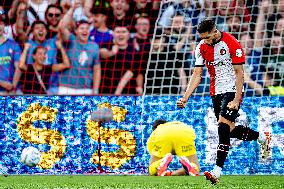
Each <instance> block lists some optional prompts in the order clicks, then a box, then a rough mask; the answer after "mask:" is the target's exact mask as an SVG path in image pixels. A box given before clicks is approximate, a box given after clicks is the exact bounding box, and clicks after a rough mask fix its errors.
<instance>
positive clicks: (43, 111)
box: [18, 103, 66, 169]
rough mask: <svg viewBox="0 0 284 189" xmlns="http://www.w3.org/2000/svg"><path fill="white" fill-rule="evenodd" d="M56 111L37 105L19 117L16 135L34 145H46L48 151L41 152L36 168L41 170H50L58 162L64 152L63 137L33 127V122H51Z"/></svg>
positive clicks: (55, 132) (31, 106)
mask: <svg viewBox="0 0 284 189" xmlns="http://www.w3.org/2000/svg"><path fill="white" fill-rule="evenodd" d="M57 111H58V110H57V109H55V108H50V107H47V106H41V105H40V104H39V103H33V104H31V105H30V106H29V107H28V109H27V110H26V111H25V112H24V113H23V114H22V115H21V116H20V117H19V120H18V133H19V135H20V137H21V138H22V139H23V140H25V141H27V142H32V143H36V144H48V145H50V146H51V149H50V151H48V152H42V153H41V158H40V162H39V163H38V166H40V167H41V168H43V169H50V168H52V167H53V166H54V164H55V163H56V162H57V161H59V160H60V159H61V158H62V156H63V155H64V152H65V150H66V140H65V137H64V136H63V135H62V134H60V133H59V132H57V131H54V130H48V129H41V128H35V127H33V123H34V122H35V121H38V120H41V121H46V122H53V121H54V119H55V117H56V115H57Z"/></svg>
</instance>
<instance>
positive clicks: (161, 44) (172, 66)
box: [0, 0, 284, 95]
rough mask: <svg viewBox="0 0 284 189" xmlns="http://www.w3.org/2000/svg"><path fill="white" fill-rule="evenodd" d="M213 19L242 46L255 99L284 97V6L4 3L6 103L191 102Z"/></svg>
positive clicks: (109, 0)
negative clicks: (75, 99) (199, 54)
mask: <svg viewBox="0 0 284 189" xmlns="http://www.w3.org/2000/svg"><path fill="white" fill-rule="evenodd" d="M205 17H210V18H212V19H214V20H215V21H216V24H217V27H218V29H220V30H221V31H227V32H229V33H231V34H233V35H234V36H235V37H236V38H237V39H238V40H239V41H240V42H241V44H242V46H243V48H244V50H245V53H246V57H247V62H246V64H245V84H246V94H247V95H269V94H270V95H279V94H282V95H284V92H283V85H284V82H283V78H284V64H283V62H284V37H283V36H284V31H283V30H284V0H254V1H245V0H218V1H212V0H198V1H197V0H178V1H173V0H167V1H166V0H163V1H160V0H13V1H2V2H1V4H0V54H1V55H0V56H1V57H0V95H14V94H17V95H22V94H48V95H121V94H131V95H142V94H143V92H146V94H164V95H178V94H183V93H184V90H185V87H186V84H187V82H188V80H189V78H190V76H191V71H192V68H193V66H194V53H193V52H194V48H195V46H196V44H197V42H198V41H199V40H200V39H199V37H198V34H197V32H196V28H197V24H198V23H199V21H200V20H202V19H204V18H205ZM154 34H155V35H154ZM148 60H149V64H148ZM147 68H148V69H147ZM145 82H146V85H145V86H146V87H144V84H145ZM202 82H203V83H202V84H201V85H200V87H199V88H198V89H197V91H196V93H199V94H200V93H202V94H207V93H208V92H209V78H208V75H207V73H206V72H204V79H203V81H202Z"/></svg>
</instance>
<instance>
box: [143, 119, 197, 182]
mask: <svg viewBox="0 0 284 189" xmlns="http://www.w3.org/2000/svg"><path fill="white" fill-rule="evenodd" d="M194 140H195V133H194V130H193V129H192V128H191V127H189V126H188V125H186V124H184V123H182V122H178V121H175V122H167V121H165V120H161V119H159V120H156V121H155V122H154V124H153V132H152V134H151V136H150V137H149V139H148V141H147V148H148V151H149V153H150V155H151V157H150V162H149V174H150V175H152V176H155V175H156V176H179V175H192V176H197V175H199V174H198V173H199V163H198V157H197V155H196V148H195V143H194ZM173 155H177V156H178V158H179V161H180V163H181V165H182V167H183V168H181V169H178V170H175V171H172V172H171V171H168V170H167V167H168V165H169V163H170V162H171V161H172V159H173Z"/></svg>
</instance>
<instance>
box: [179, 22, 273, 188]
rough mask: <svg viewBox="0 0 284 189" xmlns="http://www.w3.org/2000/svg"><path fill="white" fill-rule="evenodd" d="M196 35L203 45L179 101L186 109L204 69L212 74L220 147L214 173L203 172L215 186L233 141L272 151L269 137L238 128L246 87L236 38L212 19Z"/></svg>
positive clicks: (265, 134)
mask: <svg viewBox="0 0 284 189" xmlns="http://www.w3.org/2000/svg"><path fill="white" fill-rule="evenodd" d="M197 31H198V33H199V36H200V38H201V41H200V42H199V44H198V45H197V47H196V51H195V57H196V62H195V68H194V72H193V74H192V76H191V79H190V82H189V84H188V86H187V90H186V92H185V94H184V96H183V98H180V99H179V100H178V101H177V106H178V107H180V108H184V107H185V106H186V103H187V101H188V99H189V97H190V96H191V95H192V93H193V92H194V90H195V89H196V88H197V87H198V85H199V83H200V81H201V77H202V70H203V67H204V66H206V67H207V69H208V72H209V74H210V96H211V98H212V102H213V108H214V112H215V116H216V118H217V120H218V135H219V145H218V147H217V159H216V165H215V167H214V169H213V170H212V171H210V172H207V171H206V172H204V175H205V177H206V178H207V179H208V180H210V181H211V183H212V184H216V183H218V182H219V178H220V176H221V173H222V168H223V166H224V162H225V160H226V158H227V154H228V152H229V148H230V138H237V139H240V140H244V141H252V140H258V141H259V142H260V144H261V145H262V148H263V149H264V151H265V152H267V153H268V151H269V150H270V147H269V142H270V133H259V132H257V131H254V130H252V129H251V128H249V127H245V126H242V125H239V126H235V120H236V118H237V117H238V116H239V113H238V111H239V108H240V103H241V101H242V91H243V83H244V73H243V64H244V63H245V54H244V51H243V49H242V48H241V45H240V43H239V42H238V41H237V39H236V38H235V37H233V36H232V35H230V34H228V33H226V32H220V31H219V30H218V29H217V28H216V25H215V23H214V21H212V20H210V19H205V20H203V21H201V22H200V24H199V25H198V28H197Z"/></svg>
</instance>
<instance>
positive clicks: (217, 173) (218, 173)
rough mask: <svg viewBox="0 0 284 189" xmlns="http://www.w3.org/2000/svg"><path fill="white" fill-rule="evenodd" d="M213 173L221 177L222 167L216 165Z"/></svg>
mask: <svg viewBox="0 0 284 189" xmlns="http://www.w3.org/2000/svg"><path fill="white" fill-rule="evenodd" d="M212 173H213V174H214V175H215V176H216V177H217V178H220V176H221V174H222V167H219V166H217V165H215V166H214V169H213V170H212Z"/></svg>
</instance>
